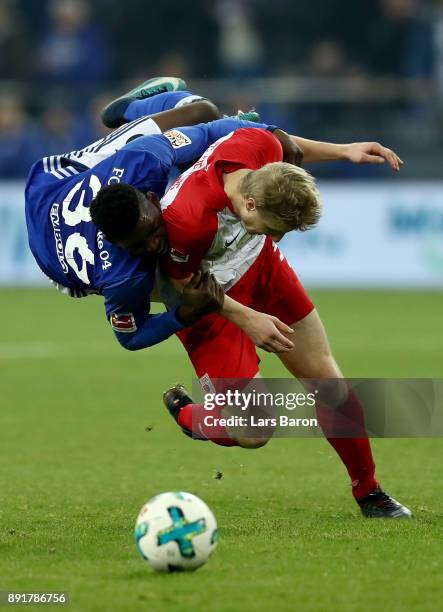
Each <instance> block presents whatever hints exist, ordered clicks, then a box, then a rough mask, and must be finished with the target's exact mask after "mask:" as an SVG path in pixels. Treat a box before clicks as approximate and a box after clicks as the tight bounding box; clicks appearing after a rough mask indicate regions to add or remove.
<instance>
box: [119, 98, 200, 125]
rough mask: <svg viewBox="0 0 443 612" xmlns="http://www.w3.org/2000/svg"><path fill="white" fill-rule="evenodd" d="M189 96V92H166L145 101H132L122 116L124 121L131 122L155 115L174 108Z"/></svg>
mask: <svg viewBox="0 0 443 612" xmlns="http://www.w3.org/2000/svg"><path fill="white" fill-rule="evenodd" d="M191 95H192V94H191V93H189V91H167V92H165V93H161V94H157V95H155V96H151V97H150V98H146V99H145V100H133V101H132V102H130V103H129V104H128V106H127V108H126V110H125V112H124V114H123V116H124V118H125V119H126V121H133V120H134V119H139V118H140V117H145V116H146V115H155V113H161V112H162V111H166V110H170V109H171V108H175V107H176V105H177V104H178V102H180V100H183V98H189V96H191Z"/></svg>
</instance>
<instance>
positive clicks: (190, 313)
mask: <svg viewBox="0 0 443 612" xmlns="http://www.w3.org/2000/svg"><path fill="white" fill-rule="evenodd" d="M224 299H225V294H224V292H223V289H222V288H221V286H220V285H219V284H218V282H217V280H216V279H215V276H214V275H213V274H210V273H209V272H202V271H201V270H199V271H198V272H196V273H195V274H194V275H193V276H192V278H191V280H190V281H189V282H188V283H187V284H186V285H185V286H184V288H183V296H182V304H181V306H180V307H179V309H178V311H177V314H178V317H179V319H180V320H181V321H182V322H183V323H184V324H185V325H192V323H195V321H197V320H198V319H199V318H200V317H202V316H204V315H206V314H209V313H211V312H218V311H219V310H221V308H222V307H223V302H224Z"/></svg>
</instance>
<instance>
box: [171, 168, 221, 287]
mask: <svg viewBox="0 0 443 612" xmlns="http://www.w3.org/2000/svg"><path fill="white" fill-rule="evenodd" d="M190 183H191V184H189V185H187V186H186V187H188V186H189V187H191V186H192V183H193V181H192V179H191V181H190ZM194 193H195V197H193V199H192V201H191V205H187V201H186V200H187V198H186V195H185V194H179V195H178V197H177V199H176V200H175V201H174V203H173V204H172V205H171V206H169V207H168V208H167V209H166V210H165V211H164V212H163V219H164V221H165V223H166V227H167V231H168V238H169V252H168V254H167V255H165V256H164V257H163V258H162V260H161V267H162V269H163V270H164V272H166V274H167V275H168V276H170V277H171V278H177V279H182V278H186V277H187V276H189V275H190V274H192V273H194V272H196V271H197V270H198V269H199V267H200V264H201V261H202V259H203V257H204V255H205V254H206V253H207V252H208V250H209V247H210V246H211V244H212V241H213V240H214V236H215V234H216V232H217V226H218V224H217V217H216V216H215V215H214V216H212V215H211V216H210V215H208V214H205V209H204V206H203V207H201V206H199V207H198V208H197V207H196V206H195V200H196V198H200V202H199V204H200V203H201V202H203V201H204V193H201V192H200V193H199V191H198V190H195V192H194ZM192 204H194V206H193V205H192Z"/></svg>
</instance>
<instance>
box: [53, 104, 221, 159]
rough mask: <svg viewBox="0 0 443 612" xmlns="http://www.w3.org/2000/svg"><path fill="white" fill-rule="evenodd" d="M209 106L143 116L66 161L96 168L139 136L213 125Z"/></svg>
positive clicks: (195, 106) (186, 107)
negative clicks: (204, 124)
mask: <svg viewBox="0 0 443 612" xmlns="http://www.w3.org/2000/svg"><path fill="white" fill-rule="evenodd" d="M208 104H210V103H207V101H198V102H194V103H193V104H186V105H181V106H179V107H178V108H174V109H172V110H167V111H164V112H161V113H157V114H154V115H150V116H142V117H140V118H139V119H135V120H134V121H131V122H129V123H126V124H124V125H122V126H121V127H119V128H118V129H116V130H114V131H113V132H111V133H110V134H108V135H107V136H105V137H104V138H102V139H101V140H98V141H97V142H94V143H92V144H90V145H88V146H87V147H85V148H84V149H81V150H79V151H71V152H70V153H68V154H66V155H64V156H63V157H65V158H67V159H69V160H71V161H73V162H78V163H79V164H82V165H83V166H86V167H87V168H93V167H94V166H96V165H97V164H99V163H100V162H102V161H104V160H105V159H107V158H108V157H110V156H111V155H114V153H115V152H116V151H118V150H119V149H121V148H122V147H124V146H125V145H126V144H128V143H129V142H131V141H133V140H135V139H136V138H139V137H140V136H149V135H152V134H161V133H162V132H165V131H167V130H170V129H172V128H174V127H177V126H180V125H195V124H197V123H206V122H208V121H212V120H213V119H215V118H216V116H215V112H216V111H214V110H213V108H212V107H211V106H210V105H208ZM217 112H218V111H217Z"/></svg>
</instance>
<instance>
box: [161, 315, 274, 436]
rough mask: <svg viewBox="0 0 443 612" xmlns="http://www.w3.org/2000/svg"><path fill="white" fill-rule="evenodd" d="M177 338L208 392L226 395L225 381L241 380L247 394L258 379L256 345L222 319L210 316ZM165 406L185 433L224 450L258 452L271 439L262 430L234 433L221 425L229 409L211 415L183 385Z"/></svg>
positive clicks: (218, 409) (167, 395) (174, 390)
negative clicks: (235, 448) (249, 385)
mask: <svg viewBox="0 0 443 612" xmlns="http://www.w3.org/2000/svg"><path fill="white" fill-rule="evenodd" d="M177 335H178V336H179V338H180V340H181V342H182V343H183V345H184V347H185V348H186V350H187V352H188V355H189V357H190V359H191V361H192V364H193V366H194V369H195V371H196V373H197V376H198V377H199V380H200V385H201V386H202V388H203V389H205V392H209V393H214V392H226V391H227V390H228V388H229V386H228V385H229V383H228V384H227V386H226V387H224V386H221V385H223V384H224V383H223V380H226V379H236V381H238V379H242V381H244V384H245V388H244V390H245V389H246V386H247V381H248V380H251V379H253V378H255V377H257V376H258V368H259V359H258V356H257V353H256V350H255V346H254V344H253V343H252V341H251V340H250V339H249V338H248V337H247V336H246V335H245V334H244V332H243V331H242V330H241V329H239V328H238V327H236V326H235V325H233V324H232V323H230V322H229V321H227V320H226V319H224V318H223V317H221V316H220V315H208V316H206V317H204V318H203V319H201V320H200V321H198V322H197V323H195V324H194V325H192V326H191V327H189V328H187V329H185V330H183V331H181V332H179V333H178V334H177ZM214 385H215V387H214ZM164 403H165V405H166V407H167V408H168V410H169V412H170V414H171V415H172V416H173V417H174V419H175V420H176V422H177V423H178V425H180V427H181V428H182V430H183V432H184V433H185V434H187V435H188V436H190V437H192V438H194V439H200V440H211V441H212V442H214V443H215V444H218V445H221V446H242V447H243V448H259V447H260V446H263V445H264V444H266V442H267V441H268V439H269V437H271V436H272V431H269V432H268V433H267V432H266V431H263V430H261V431H260V437H253V436H250V435H248V436H245V435H242V434H241V433H240V432H239V430H238V429H237V428H235V429H234V430H232V429H231V428H229V427H227V426H225V425H224V424H220V422H219V419H221V418H223V416H224V409H225V408H226V406H225V407H215V408H214V409H213V410H211V411H208V410H207V409H206V408H205V406H204V405H203V404H197V403H194V402H193V401H192V399H191V397H190V396H189V395H188V394H187V392H186V391H184V389H183V387H181V386H180V385H177V386H175V387H173V388H172V389H170V390H168V391H167V392H166V393H165V395H164ZM208 417H210V419H208Z"/></svg>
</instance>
